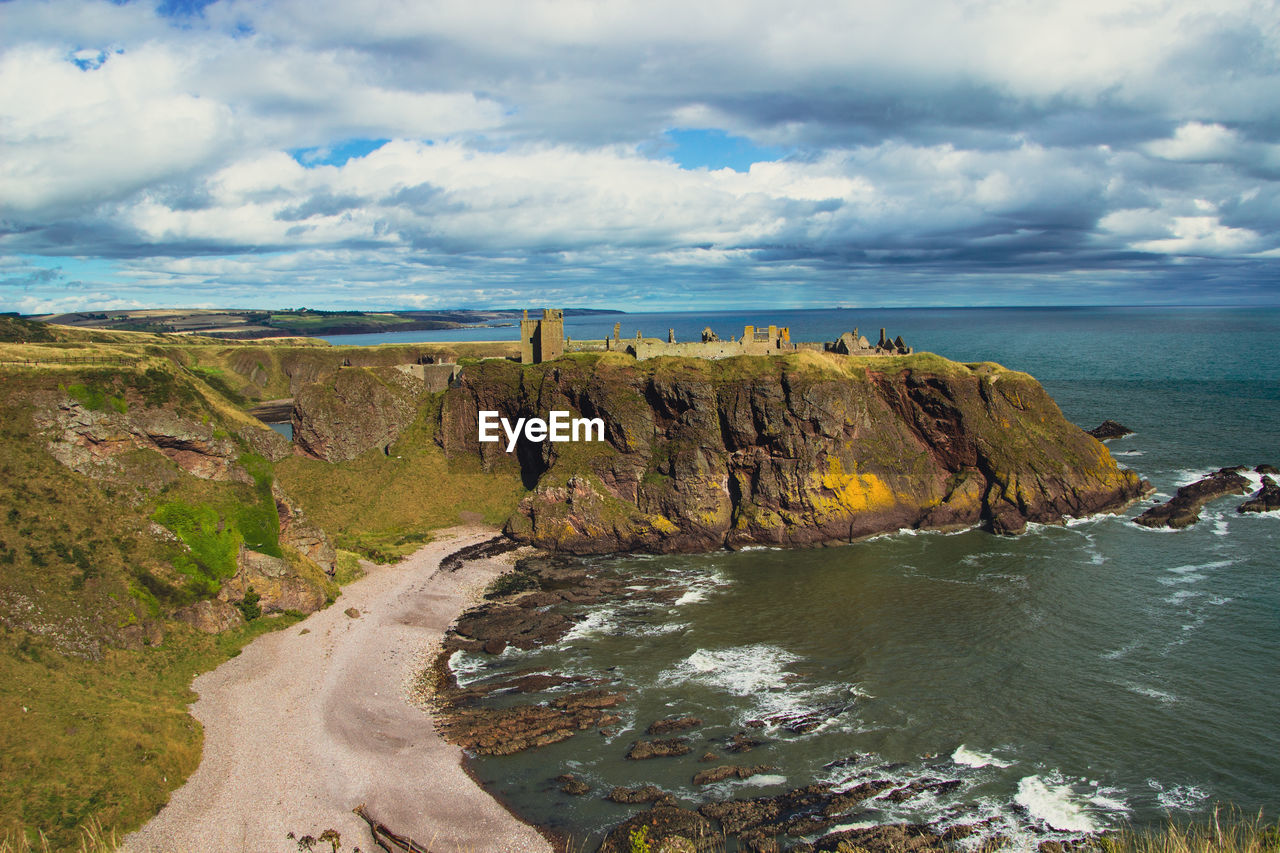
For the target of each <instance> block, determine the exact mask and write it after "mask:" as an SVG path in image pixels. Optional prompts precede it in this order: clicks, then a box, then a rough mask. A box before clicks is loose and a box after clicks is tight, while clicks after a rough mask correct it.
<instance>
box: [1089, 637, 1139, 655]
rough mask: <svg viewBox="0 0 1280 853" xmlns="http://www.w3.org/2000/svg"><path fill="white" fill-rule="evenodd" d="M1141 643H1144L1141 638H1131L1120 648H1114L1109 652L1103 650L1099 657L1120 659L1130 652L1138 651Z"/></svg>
mask: <svg viewBox="0 0 1280 853" xmlns="http://www.w3.org/2000/svg"><path fill="white" fill-rule="evenodd" d="M1141 645H1142V641H1141V640H1131V641H1129V642H1127V643H1125V644H1124V645H1123V646H1121V647H1120V648H1118V649H1112V650H1111V651H1109V652H1103V653H1102V654H1101V655H1099V656H1098V657H1100V658H1102V659H1103V660H1120V658H1122V657H1124V656H1125V655H1128V654H1129V653H1130V652H1133V651H1136V650H1137V649H1138V648H1139V647H1141Z"/></svg>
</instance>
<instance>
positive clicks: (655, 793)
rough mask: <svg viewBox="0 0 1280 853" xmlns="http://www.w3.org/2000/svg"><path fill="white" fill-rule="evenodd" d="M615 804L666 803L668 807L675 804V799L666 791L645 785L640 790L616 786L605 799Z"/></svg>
mask: <svg viewBox="0 0 1280 853" xmlns="http://www.w3.org/2000/svg"><path fill="white" fill-rule="evenodd" d="M605 799H606V800H611V801H613V802H615V803H627V804H629V805H634V804H636V803H667V804H669V805H673V806H674V805H675V804H676V798H675V797H673V796H671V795H670V794H668V793H667V792H666V791H664V790H662V789H661V788H659V787H657V786H656V785H645V786H643V787H641V788H625V787H622V786H618V787H616V788H614V789H613V790H612V791H610V792H609V795H608V796H607V797H605Z"/></svg>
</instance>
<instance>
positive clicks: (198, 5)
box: [156, 0, 217, 18]
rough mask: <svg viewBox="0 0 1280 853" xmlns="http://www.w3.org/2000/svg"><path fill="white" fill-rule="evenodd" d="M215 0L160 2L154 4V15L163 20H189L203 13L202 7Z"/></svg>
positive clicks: (168, 0) (169, 0)
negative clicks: (159, 16) (163, 18)
mask: <svg viewBox="0 0 1280 853" xmlns="http://www.w3.org/2000/svg"><path fill="white" fill-rule="evenodd" d="M216 2H217V0H161V2H160V3H158V4H156V14H158V15H161V16H162V17H165V18H191V17H196V16H198V15H201V14H203V13H204V7H205V6H209V5H211V4H213V3H216Z"/></svg>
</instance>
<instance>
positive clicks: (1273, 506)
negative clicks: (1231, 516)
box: [1236, 465, 1280, 512]
mask: <svg viewBox="0 0 1280 853" xmlns="http://www.w3.org/2000/svg"><path fill="white" fill-rule="evenodd" d="M1258 467H1259V468H1261V467H1262V466H1261V465H1259V466H1258ZM1278 509H1280V486H1277V485H1276V481H1275V480H1273V479H1271V478H1270V477H1268V476H1265V475H1264V476H1263V478H1262V488H1261V489H1259V490H1258V493H1257V494H1256V495H1254V496H1253V497H1252V498H1250V499H1249V500H1247V501H1245V502H1244V503H1242V504H1240V506H1238V507H1237V508H1236V512H1274V511H1275V510H1278Z"/></svg>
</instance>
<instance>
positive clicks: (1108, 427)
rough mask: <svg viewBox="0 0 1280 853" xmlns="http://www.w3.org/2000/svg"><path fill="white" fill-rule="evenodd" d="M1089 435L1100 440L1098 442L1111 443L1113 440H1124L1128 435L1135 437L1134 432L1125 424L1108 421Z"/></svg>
mask: <svg viewBox="0 0 1280 853" xmlns="http://www.w3.org/2000/svg"><path fill="white" fill-rule="evenodd" d="M1089 435H1091V436H1093V437H1094V438H1096V439H1098V441H1110V440H1111V439H1113V438H1124V437H1125V436H1126V435H1133V430H1131V429H1129V428H1128V427H1127V426H1125V425H1124V424H1121V423H1116V422H1115V421H1111V420H1107V421H1103V422H1102V423H1100V424H1098V425H1097V426H1096V427H1094V428H1093V429H1091V430H1089Z"/></svg>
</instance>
